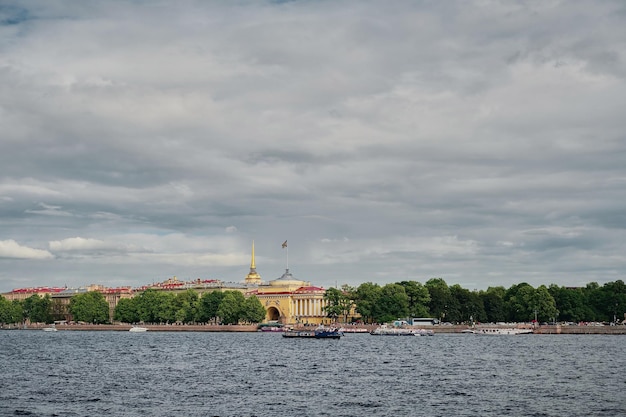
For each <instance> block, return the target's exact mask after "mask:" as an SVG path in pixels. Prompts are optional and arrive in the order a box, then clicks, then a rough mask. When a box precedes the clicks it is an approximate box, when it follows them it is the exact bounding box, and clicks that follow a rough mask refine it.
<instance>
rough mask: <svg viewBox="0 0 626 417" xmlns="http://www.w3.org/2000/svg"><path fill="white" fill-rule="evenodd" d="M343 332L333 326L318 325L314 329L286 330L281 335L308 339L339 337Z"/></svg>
mask: <svg viewBox="0 0 626 417" xmlns="http://www.w3.org/2000/svg"><path fill="white" fill-rule="evenodd" d="M341 336H343V334H342V333H341V332H340V331H339V329H336V328H334V327H324V326H322V325H320V326H319V327H318V328H316V329H315V330H286V331H284V332H283V337H304V338H310V339H339V338H341Z"/></svg>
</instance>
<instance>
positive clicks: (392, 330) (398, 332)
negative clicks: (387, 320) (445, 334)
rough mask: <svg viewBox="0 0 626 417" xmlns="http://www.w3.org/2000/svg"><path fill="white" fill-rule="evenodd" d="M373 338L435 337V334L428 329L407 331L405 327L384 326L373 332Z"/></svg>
mask: <svg viewBox="0 0 626 417" xmlns="http://www.w3.org/2000/svg"><path fill="white" fill-rule="evenodd" d="M370 334H371V335H372V336H433V335H434V334H435V332H433V331H432V330H426V329H407V328H405V327H388V326H387V325H382V326H380V327H377V328H376V329H374V330H372V332H371V333H370Z"/></svg>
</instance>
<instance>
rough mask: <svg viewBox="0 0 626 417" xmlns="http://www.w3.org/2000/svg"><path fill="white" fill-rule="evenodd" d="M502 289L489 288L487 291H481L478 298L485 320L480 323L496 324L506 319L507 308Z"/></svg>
mask: <svg viewBox="0 0 626 417" xmlns="http://www.w3.org/2000/svg"><path fill="white" fill-rule="evenodd" d="M505 292H506V290H505V289H504V287H489V288H487V291H481V292H480V293H479V294H480V298H481V299H482V301H483V307H484V308H485V318H484V319H481V320H480V321H487V322H491V323H497V322H501V321H505V320H506V319H507V308H506V303H505V302H504V294H505Z"/></svg>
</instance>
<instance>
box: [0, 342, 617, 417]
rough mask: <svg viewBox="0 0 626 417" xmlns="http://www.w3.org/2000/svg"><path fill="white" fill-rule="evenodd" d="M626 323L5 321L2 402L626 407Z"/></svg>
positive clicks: (320, 410)
mask: <svg viewBox="0 0 626 417" xmlns="http://www.w3.org/2000/svg"><path fill="white" fill-rule="evenodd" d="M625 347H626V336H607V335H526V336H480V335H471V334H469V335H467V334H437V335H435V336H433V337H383V336H376V337H375V336H370V335H369V334H347V335H345V336H344V337H343V338H341V339H340V340H315V339H284V338H282V337H281V335H280V334H279V333H209V332H188V333H166V332H162V333H161V332H146V333H130V332H91V331H80V332H78V331H74V332H70V331H58V332H43V331H36V330H33V331H27V330H19V331H0V416H14V415H31V416H129V417H130V416H151V417H157V416H172V417H174V416H176V417H181V416H222V417H227V416H299V417H304V416H446V417H449V416H481V417H483V416H498V417H499V416H559V417H561V416H569V417H572V416H585V417H587V416H602V417H607V416H608V417H610V416H625V415H626V372H625V370H626V366H625V365H626V356H625V352H624V348H625Z"/></svg>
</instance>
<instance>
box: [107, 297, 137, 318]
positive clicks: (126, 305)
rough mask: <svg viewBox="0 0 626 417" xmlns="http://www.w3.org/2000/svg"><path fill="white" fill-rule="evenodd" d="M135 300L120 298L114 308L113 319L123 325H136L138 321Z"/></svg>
mask: <svg viewBox="0 0 626 417" xmlns="http://www.w3.org/2000/svg"><path fill="white" fill-rule="evenodd" d="M137 300H138V299H137V298H122V299H121V300H120V301H119V302H118V303H117V306H115V311H114V313H113V319H114V320H118V321H121V322H123V323H137V322H139V321H140V319H139V313H137Z"/></svg>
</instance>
